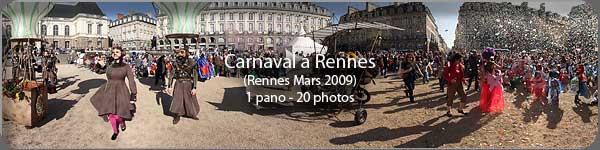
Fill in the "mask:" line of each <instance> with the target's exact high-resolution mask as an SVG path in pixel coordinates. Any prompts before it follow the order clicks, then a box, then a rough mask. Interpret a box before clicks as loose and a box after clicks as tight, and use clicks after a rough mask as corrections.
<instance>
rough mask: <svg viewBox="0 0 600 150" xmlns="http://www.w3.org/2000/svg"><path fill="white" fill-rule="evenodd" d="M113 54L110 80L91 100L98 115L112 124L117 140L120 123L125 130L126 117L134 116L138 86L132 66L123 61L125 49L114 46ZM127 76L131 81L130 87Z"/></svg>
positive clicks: (109, 68) (109, 74)
mask: <svg viewBox="0 0 600 150" xmlns="http://www.w3.org/2000/svg"><path fill="white" fill-rule="evenodd" d="M111 55H112V56H111V58H110V60H109V66H108V67H107V69H106V77H107V80H108V81H107V82H106V84H104V85H102V86H101V87H100V89H98V91H97V92H96V94H94V96H92V98H91V99H90V101H91V102H92V105H93V106H94V108H96V110H97V111H98V115H100V116H101V117H102V118H103V119H104V121H106V122H110V124H111V125H112V128H113V135H112V136H111V139H112V140H115V139H117V135H118V134H119V129H118V125H120V126H121V130H122V131H125V120H124V119H131V118H132V116H133V114H132V111H131V110H132V109H133V107H134V105H133V103H134V102H135V100H136V94H137V88H136V84H135V80H134V79H135V78H134V77H133V71H132V70H131V67H130V66H129V65H128V64H126V63H125V62H124V61H123V57H124V56H125V51H124V50H123V49H122V48H120V47H117V48H113V50H112V54H111ZM125 77H127V80H128V81H129V89H127V84H126V83H125ZM129 91H131V93H130V92H129ZM117 123H118V124H117Z"/></svg>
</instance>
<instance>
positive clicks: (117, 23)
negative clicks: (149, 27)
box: [110, 16, 156, 26]
mask: <svg viewBox="0 0 600 150" xmlns="http://www.w3.org/2000/svg"><path fill="white" fill-rule="evenodd" d="M136 20H139V21H144V22H148V23H152V24H156V20H155V19H154V18H149V17H143V16H130V17H126V18H123V19H121V20H115V21H114V22H111V23H110V26H115V25H120V24H124V23H127V22H132V21H136Z"/></svg>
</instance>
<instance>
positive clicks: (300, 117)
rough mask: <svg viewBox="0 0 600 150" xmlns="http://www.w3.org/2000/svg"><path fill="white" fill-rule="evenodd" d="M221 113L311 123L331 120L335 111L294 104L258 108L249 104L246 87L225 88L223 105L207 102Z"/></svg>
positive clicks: (270, 104) (267, 105) (264, 105)
mask: <svg viewBox="0 0 600 150" xmlns="http://www.w3.org/2000/svg"><path fill="white" fill-rule="evenodd" d="M207 103H209V104H211V105H213V106H215V107H217V110H219V111H237V112H243V113H245V114H248V115H261V116H273V117H276V118H281V119H289V120H294V121H303V122H310V120H321V119H330V118H331V117H332V116H330V114H332V112H334V111H333V110H321V109H319V108H317V107H316V106H313V105H312V103H311V105H308V104H304V105H302V104H299V103H293V105H294V106H285V105H282V104H277V103H260V104H259V106H258V107H260V109H257V106H255V105H254V102H253V101H251V102H248V97H247V95H246V88H245V87H234V88H225V92H224V93H223V100H222V102H221V103H215V102H207Z"/></svg>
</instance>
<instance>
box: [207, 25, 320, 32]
mask: <svg viewBox="0 0 600 150" xmlns="http://www.w3.org/2000/svg"><path fill="white" fill-rule="evenodd" d="M254 27H255V26H254V23H248V28H245V26H244V23H239V24H238V26H237V28H236V26H235V25H234V24H233V23H229V25H228V26H227V27H225V24H223V23H220V24H219V30H215V24H214V23H213V24H210V30H209V32H225V31H233V32H235V31H237V32H242V31H247V32H249V31H258V32H264V31H265V30H264V25H263V23H258V26H257V27H258V30H256V28H254ZM322 27H323V26H316V25H315V26H308V29H307V30H306V31H313V30H318V29H320V28H322ZM284 29H285V30H284ZM293 29H294V30H292V26H291V25H290V24H286V25H285V28H283V26H282V25H281V24H277V27H276V28H273V24H272V23H269V24H267V30H266V31H269V32H273V31H275V32H300V30H301V28H300V25H298V24H296V25H294V28H293ZM206 30H207V28H206V25H204V24H202V25H200V32H202V33H205V32H206Z"/></svg>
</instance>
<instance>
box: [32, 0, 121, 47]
mask: <svg viewBox="0 0 600 150" xmlns="http://www.w3.org/2000/svg"><path fill="white" fill-rule="evenodd" d="M40 22H41V23H40V30H39V32H40V34H39V35H41V36H42V39H45V40H46V41H48V43H49V44H50V45H49V47H54V48H59V49H99V48H108V47H109V45H108V25H109V23H110V21H109V19H108V18H107V17H106V15H104V13H103V12H102V10H100V8H99V7H98V5H97V4H96V3H95V2H78V3H77V4H76V5H69V4H55V5H54V8H52V10H51V11H50V12H49V13H48V14H47V15H46V17H44V18H43V19H42V20H41V21H40Z"/></svg>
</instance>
